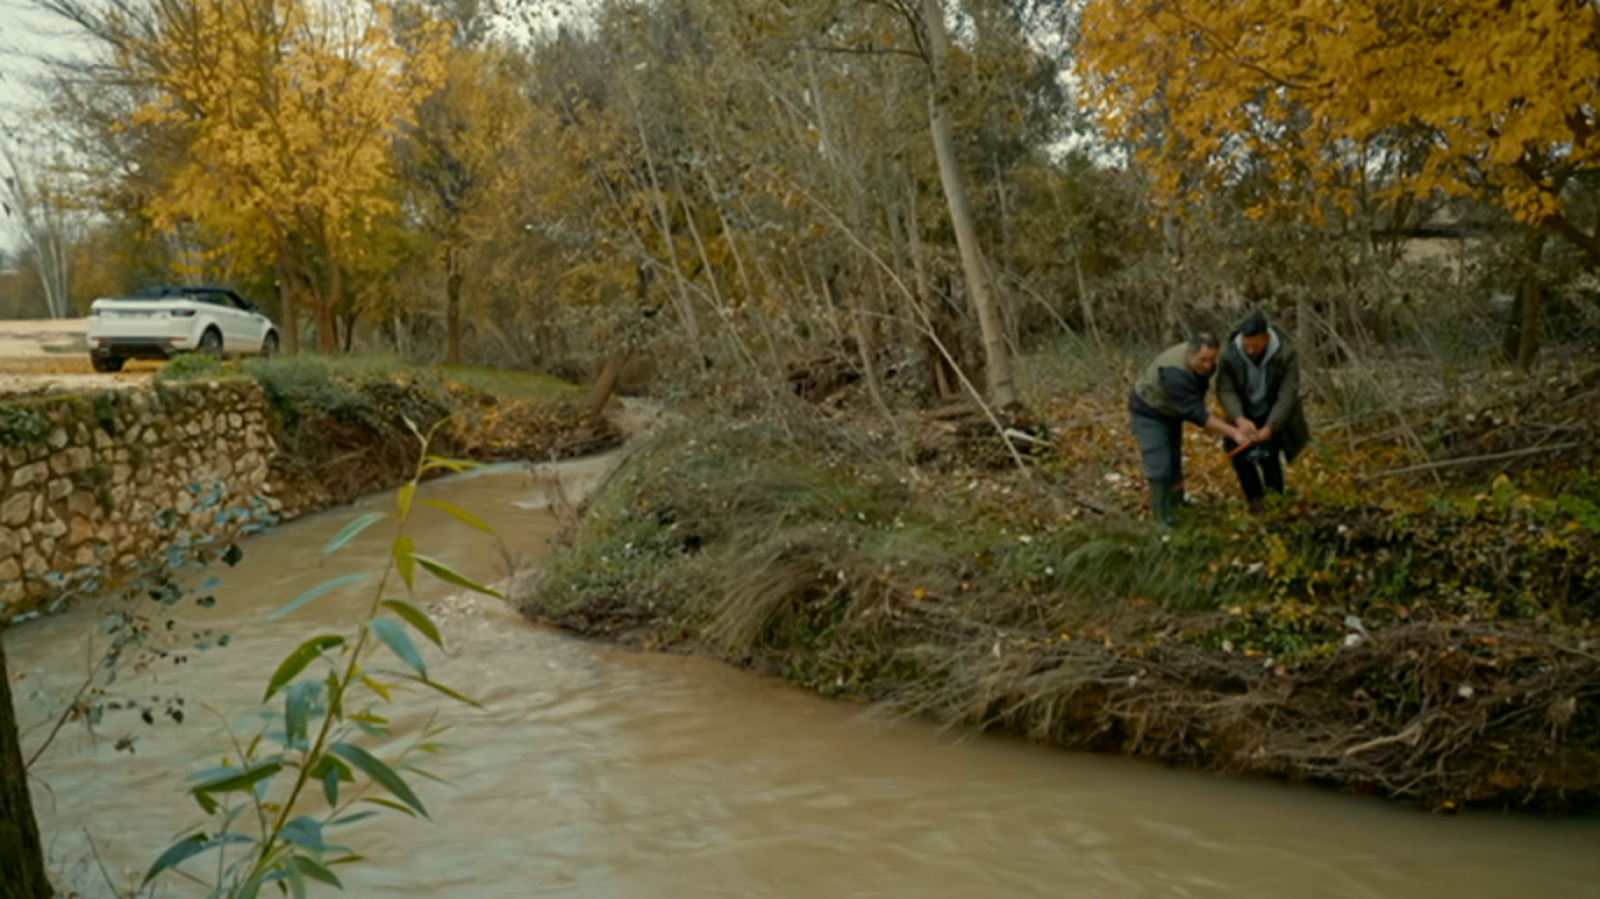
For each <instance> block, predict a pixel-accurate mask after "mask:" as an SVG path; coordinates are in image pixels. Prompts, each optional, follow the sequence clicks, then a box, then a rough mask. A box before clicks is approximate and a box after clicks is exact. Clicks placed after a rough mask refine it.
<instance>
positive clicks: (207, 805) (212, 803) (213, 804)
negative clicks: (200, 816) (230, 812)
mask: <svg viewBox="0 0 1600 899" xmlns="http://www.w3.org/2000/svg"><path fill="white" fill-rule="evenodd" d="M190 795H192V796H194V801H195V802H196V803H198V804H199V806H200V810H201V811H203V812H205V813H206V814H208V815H214V814H216V813H217V809H219V808H221V806H220V805H219V804H218V803H217V800H215V799H213V798H211V794H210V793H192V794H190Z"/></svg>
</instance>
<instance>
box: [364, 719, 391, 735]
mask: <svg viewBox="0 0 1600 899" xmlns="http://www.w3.org/2000/svg"><path fill="white" fill-rule="evenodd" d="M355 722H356V727H358V728H360V729H361V732H362V733H364V734H366V735H367V736H369V737H371V738H372V739H374V740H387V739H389V738H390V737H391V736H393V734H391V733H389V728H387V727H380V726H378V725H375V724H372V723H371V722H368V721H364V720H362V719H360V718H357V719H355Z"/></svg>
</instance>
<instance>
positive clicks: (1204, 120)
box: [1078, 0, 1600, 221]
mask: <svg viewBox="0 0 1600 899" xmlns="http://www.w3.org/2000/svg"><path fill="white" fill-rule="evenodd" d="M1080 30H1081V35H1082V40H1081V42H1080V44H1079V47H1078V50H1079V53H1078V75H1079V77H1080V80H1081V82H1082V84H1083V93H1084V97H1085V100H1086V106H1088V107H1089V108H1091V109H1093V110H1095V111H1096V112H1097V114H1098V115H1099V116H1100V117H1101V119H1102V121H1103V123H1104V124H1105V126H1106V127H1107V128H1108V129H1110V130H1111V131H1112V132H1113V136H1116V137H1126V138H1130V139H1132V140H1134V141H1135V142H1137V143H1139V144H1141V145H1142V146H1143V147H1145V148H1150V147H1152V146H1153V144H1154V142H1155V141H1157V140H1161V141H1163V142H1164V143H1165V144H1166V145H1165V147H1164V148H1163V149H1162V150H1160V151H1156V152H1148V153H1146V154H1145V155H1144V156H1143V161H1145V162H1146V163H1147V164H1149V165H1150V166H1152V167H1153V168H1155V169H1156V170H1157V172H1158V173H1166V172H1173V171H1184V170H1187V169H1189V168H1190V167H1192V166H1193V165H1195V164H1199V165H1200V166H1202V167H1204V169H1205V170H1206V171H1207V172H1209V173H1211V174H1212V175H1214V176H1217V177H1218V178H1219V179H1225V178H1226V177H1227V175H1228V173H1229V172H1230V171H1231V167H1232V166H1234V165H1236V164H1237V162H1238V153H1239V149H1238V148H1239V147H1240V146H1241V144H1240V141H1241V140H1242V142H1243V145H1244V146H1248V147H1249V148H1250V151H1251V153H1252V154H1254V155H1256V156H1257V157H1259V159H1260V160H1261V161H1263V162H1265V163H1267V164H1268V165H1269V166H1270V168H1271V169H1272V170H1274V171H1275V172H1276V173H1278V175H1279V176H1280V177H1279V178H1277V179H1276V181H1275V183H1276V184H1277V185H1278V187H1277V188H1276V190H1278V191H1280V192H1283V193H1285V194H1286V195H1291V196H1294V197H1297V198H1298V201H1299V202H1300V203H1301V205H1302V207H1303V209H1304V210H1305V211H1306V212H1307V213H1308V214H1313V210H1315V209H1317V208H1318V207H1319V206H1320V205H1321V204H1323V203H1326V202H1329V201H1330V200H1331V201H1332V202H1333V203H1334V204H1335V205H1341V204H1344V202H1345V201H1344V200H1343V199H1342V197H1341V196H1340V195H1341V194H1348V193H1349V192H1351V191H1354V190H1357V189H1360V187H1361V184H1360V181H1359V180H1357V181H1354V182H1353V181H1352V179H1351V171H1352V169H1351V167H1352V165H1353V164H1354V157H1353V156H1352V151H1351V150H1350V149H1349V148H1348V146H1349V143H1350V142H1353V143H1355V144H1362V145H1364V144H1365V143H1366V142H1368V141H1373V140H1377V141H1381V142H1383V143H1384V144H1386V145H1387V146H1389V147H1401V148H1404V149H1406V150H1408V151H1410V152H1414V153H1418V152H1419V153H1420V154H1421V157H1422V159H1421V164H1420V165H1419V167H1418V170H1417V172H1416V173H1415V180H1414V181H1413V182H1412V183H1411V184H1410V190H1412V191H1415V192H1426V191H1430V190H1443V191H1446V192H1450V193H1464V192H1467V191H1471V190H1478V189H1481V188H1480V187H1479V183H1480V182H1479V181H1478V180H1475V179H1474V178H1473V177H1472V175H1473V172H1472V171H1471V168H1470V167H1469V166H1467V165H1465V164H1463V161H1464V160H1474V161H1475V162H1476V163H1477V164H1478V165H1480V166H1481V165H1484V164H1487V165H1488V166H1489V167H1490V169H1491V171H1493V170H1498V171H1499V173H1498V174H1494V175H1493V176H1492V180H1493V181H1495V182H1498V183H1496V184H1492V185H1490V186H1489V187H1488V188H1487V190H1489V191H1490V193H1491V195H1493V196H1496V197H1497V198H1498V197H1500V193H1499V189H1500V187H1501V186H1502V185H1506V184H1507V183H1508V182H1509V187H1507V189H1506V190H1505V193H1504V195H1503V202H1504V203H1505V205H1506V206H1507V208H1509V209H1510V210H1511V211H1512V212H1514V213H1515V214H1516V215H1517V216H1518V217H1519V218H1521V219H1523V220H1525V221H1540V220H1542V219H1544V218H1548V217H1549V216H1551V215H1553V214H1555V213H1557V212H1558V211H1559V210H1560V206H1559V203H1558V199H1557V197H1556V195H1555V193H1554V191H1551V190H1548V189H1540V188H1538V187H1530V186H1527V185H1522V184H1519V182H1520V181H1522V180H1524V179H1523V178H1522V177H1521V176H1519V175H1518V173H1517V172H1515V171H1513V169H1514V167H1517V166H1519V165H1521V164H1523V163H1524V162H1525V161H1526V160H1527V159H1528V158H1531V157H1530V156H1529V155H1528V151H1530V150H1533V151H1536V152H1535V154H1534V157H1539V156H1544V155H1553V156H1554V157H1556V158H1560V157H1563V156H1565V157H1566V158H1565V160H1564V161H1565V162H1567V163H1576V164H1579V165H1594V164H1600V130H1596V129H1587V128H1579V127H1577V126H1575V125H1574V124H1573V123H1574V122H1577V121H1583V120H1587V119H1588V118H1591V116H1590V115H1589V113H1588V112H1587V111H1588V110H1592V109H1593V108H1595V106H1596V105H1597V100H1600V97H1597V93H1600V91H1597V88H1596V85H1597V84H1600V54H1596V53H1594V52H1592V49H1590V48H1592V47H1593V45H1594V43H1595V42H1596V41H1597V39H1600V12H1597V11H1596V9H1595V7H1594V6H1593V5H1592V4H1572V3H1556V2H1553V0H1544V2H1537V3H1517V4H1509V3H1502V2H1497V0H1444V2H1440V3H1430V4H1410V3H1404V4H1395V3H1392V2H1388V0H1345V2H1333V0H1237V2H1230V3H1215V2H1210V0H1172V2H1168V3H1159V4H1157V3H1131V2H1123V0H1090V2H1089V3H1087V5H1086V6H1085V8H1084V10H1083V14H1082V19H1081V23H1080ZM1174 137H1175V138H1176V140H1173V138H1174ZM1178 147H1183V148H1186V149H1184V150H1183V151H1182V152H1173V151H1174V149H1175V148H1178ZM1537 151H1543V152H1542V153H1540V152H1537ZM1511 188H1515V189H1511Z"/></svg>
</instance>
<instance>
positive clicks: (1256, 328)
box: [1239, 312, 1267, 337]
mask: <svg viewBox="0 0 1600 899" xmlns="http://www.w3.org/2000/svg"><path fill="white" fill-rule="evenodd" d="M1239 333H1240V334H1241V335H1242V336H1244V337H1258V336H1260V335H1262V334H1265V333H1267V316H1266V315H1265V314H1264V313H1260V312H1252V313H1250V317H1249V318H1247V319H1245V320H1244V324H1242V325H1240V326H1239Z"/></svg>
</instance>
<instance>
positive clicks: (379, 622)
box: [367, 618, 428, 677]
mask: <svg viewBox="0 0 1600 899" xmlns="http://www.w3.org/2000/svg"><path fill="white" fill-rule="evenodd" d="M367 627H368V628H369V629H371V631H372V632H373V633H374V634H377V635H378V639H379V640H382V641H383V643H384V645H385V646H387V647H389V649H390V650H391V651H393V652H394V654H395V655H397V656H399V657H400V661H402V662H405V663H406V664H407V665H410V666H411V668H412V669H413V670H414V671H416V672H417V673H418V674H420V675H422V676H423V677H427V676H428V666H427V664H426V663H424V662H423V661H422V653H420V652H418V651H417V644H415V643H412V642H411V635H410V634H408V633H406V629H405V628H404V627H401V626H400V622H398V621H395V620H394V619H392V618H374V619H373V620H372V623H371V624H369V625H367Z"/></svg>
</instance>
